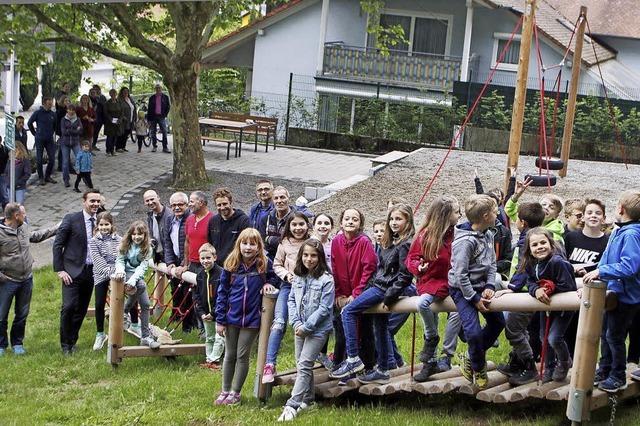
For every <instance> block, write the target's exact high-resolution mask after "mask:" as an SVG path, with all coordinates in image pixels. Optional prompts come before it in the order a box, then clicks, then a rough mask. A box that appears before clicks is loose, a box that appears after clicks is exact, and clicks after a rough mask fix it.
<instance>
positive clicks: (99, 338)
mask: <svg viewBox="0 0 640 426" xmlns="http://www.w3.org/2000/svg"><path fill="white" fill-rule="evenodd" d="M106 341H107V335H106V334H104V333H99V334H96V340H95V342H93V350H94V351H99V350H100V349H102V348H103V347H104V344H105V343H106Z"/></svg>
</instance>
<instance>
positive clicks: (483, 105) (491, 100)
mask: <svg viewBox="0 0 640 426" xmlns="http://www.w3.org/2000/svg"><path fill="white" fill-rule="evenodd" d="M510 123H511V111H509V109H508V108H507V107H506V106H505V103H504V96H502V95H501V94H499V93H498V92H497V91H496V90H494V91H492V92H491V93H490V94H489V95H488V96H486V97H484V98H483V99H482V101H481V102H480V105H479V106H478V118H477V124H478V126H479V127H486V128H489V129H497V130H507V129H508V128H509V125H510Z"/></svg>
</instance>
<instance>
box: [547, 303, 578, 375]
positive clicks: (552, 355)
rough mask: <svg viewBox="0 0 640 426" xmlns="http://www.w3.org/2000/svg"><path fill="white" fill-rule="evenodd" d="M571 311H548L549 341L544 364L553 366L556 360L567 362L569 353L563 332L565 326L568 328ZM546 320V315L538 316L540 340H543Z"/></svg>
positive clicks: (571, 315) (569, 356) (564, 331)
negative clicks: (549, 322)
mask: <svg viewBox="0 0 640 426" xmlns="http://www.w3.org/2000/svg"><path fill="white" fill-rule="evenodd" d="M573 314H574V313H573V312H572V311H560V312H550V313H549V320H550V321H551V324H550V327H549V336H548V338H547V340H548V342H549V347H548V348H547V353H546V355H545V356H546V359H545V362H544V363H545V366H546V367H550V366H555V365H556V361H558V362H567V361H569V360H570V359H571V355H570V354H569V346H568V345H567V341H566V340H565V338H564V335H565V333H566V332H567V328H569V324H570V323H571V318H573ZM546 321H547V316H546V315H544V314H543V315H541V316H540V341H541V342H544V332H545V330H546Z"/></svg>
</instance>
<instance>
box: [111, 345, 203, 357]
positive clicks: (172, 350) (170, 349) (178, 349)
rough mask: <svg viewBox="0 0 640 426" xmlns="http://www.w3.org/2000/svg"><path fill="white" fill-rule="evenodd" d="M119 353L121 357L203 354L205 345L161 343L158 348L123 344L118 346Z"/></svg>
mask: <svg viewBox="0 0 640 426" xmlns="http://www.w3.org/2000/svg"><path fill="white" fill-rule="evenodd" d="M119 353H120V357H121V358H139V357H148V356H182V355H204V354H205V345H204V344H203V343H195V344H179V345H163V346H160V347H159V348H158V349H151V348H148V347H146V346H123V347H122V348H120V351H119Z"/></svg>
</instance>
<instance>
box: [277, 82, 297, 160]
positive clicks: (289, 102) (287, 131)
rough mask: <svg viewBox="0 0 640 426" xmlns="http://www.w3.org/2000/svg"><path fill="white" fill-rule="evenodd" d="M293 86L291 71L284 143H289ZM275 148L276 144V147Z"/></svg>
mask: <svg viewBox="0 0 640 426" xmlns="http://www.w3.org/2000/svg"><path fill="white" fill-rule="evenodd" d="M292 86H293V73H292V72H290V73H289V95H288V96H287V117H286V120H285V124H284V144H285V145H288V144H289V115H290V114H291V87H292ZM273 149H276V148H275V144H274V147H273Z"/></svg>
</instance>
